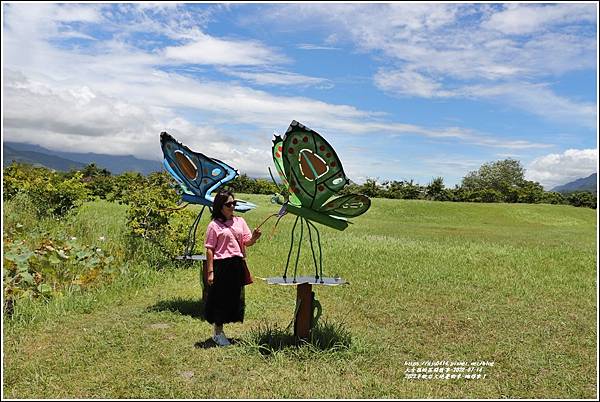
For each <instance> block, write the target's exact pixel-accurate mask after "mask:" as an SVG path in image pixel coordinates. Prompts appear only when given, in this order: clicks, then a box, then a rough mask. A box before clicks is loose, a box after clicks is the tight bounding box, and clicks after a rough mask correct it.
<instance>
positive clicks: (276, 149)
mask: <svg viewBox="0 0 600 402" xmlns="http://www.w3.org/2000/svg"><path fill="white" fill-rule="evenodd" d="M271 151H272V155H273V163H274V164H275V169H276V170H277V173H278V174H279V177H280V178H281V182H282V183H283V185H284V186H285V187H286V188H287V190H288V193H289V195H290V196H289V201H290V202H291V203H292V204H294V205H300V200H299V199H298V197H296V195H295V194H294V193H293V192H292V191H291V190H290V184H289V183H288V181H287V178H286V176H285V173H284V167H283V155H282V151H283V139H282V138H281V137H280V136H279V135H275V136H274V137H273V148H272V149H271Z"/></svg>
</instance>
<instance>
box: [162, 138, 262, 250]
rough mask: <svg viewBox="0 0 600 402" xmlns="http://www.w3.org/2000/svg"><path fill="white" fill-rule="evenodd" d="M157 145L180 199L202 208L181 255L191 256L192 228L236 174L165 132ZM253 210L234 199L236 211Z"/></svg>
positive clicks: (248, 204) (234, 170) (245, 203)
mask: <svg viewBox="0 0 600 402" xmlns="http://www.w3.org/2000/svg"><path fill="white" fill-rule="evenodd" d="M160 146H161V148H162V151H163V156H164V159H163V165H164V167H165V169H166V170H167V172H169V174H170V175H171V176H173V178H174V179H175V180H176V181H177V183H178V184H179V186H180V187H181V190H182V195H181V200H182V201H183V202H188V203H190V204H199V205H202V206H203V207H202V210H201V211H200V213H199V214H198V217H197V218H196V220H195V221H194V223H193V224H192V227H191V228H190V232H189V235H188V242H187V245H186V251H185V256H191V253H192V251H193V249H194V245H195V242H196V228H197V227H198V223H199V222H200V218H201V217H202V213H203V212H204V208H205V207H209V208H212V205H213V201H214V196H213V195H212V193H213V192H214V191H217V190H218V188H219V187H221V186H222V185H224V184H225V183H227V182H230V181H231V180H233V179H235V178H236V177H237V176H238V175H239V172H238V171H237V170H236V169H234V168H232V167H231V166H229V165H228V164H226V163H225V162H222V161H220V160H218V159H215V158H209V157H208V156H206V155H204V154H202V153H199V152H194V151H192V150H191V149H189V148H188V147H186V146H185V145H183V144H182V143H180V142H179V141H177V140H176V139H175V138H173V137H172V136H171V135H170V134H169V133H167V132H162V133H161V134H160ZM253 208H256V205H254V204H252V203H250V202H247V201H242V200H237V205H236V206H235V210H236V211H238V212H246V211H249V210H251V209H253ZM192 234H193V237H192Z"/></svg>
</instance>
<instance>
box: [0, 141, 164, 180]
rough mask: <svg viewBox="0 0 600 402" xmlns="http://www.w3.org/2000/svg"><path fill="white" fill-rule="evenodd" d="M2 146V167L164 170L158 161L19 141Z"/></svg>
mask: <svg viewBox="0 0 600 402" xmlns="http://www.w3.org/2000/svg"><path fill="white" fill-rule="evenodd" d="M2 147H3V150H4V157H3V159H2V167H6V166H8V165H10V164H11V163H12V161H16V162H22V163H29V164H32V165H36V166H44V167H47V168H49V169H55V170H60V171H69V170H71V169H82V168H84V167H85V166H87V165H89V164H90V163H95V164H96V166H98V167H99V168H104V169H106V170H108V171H109V172H111V173H112V174H115V175H118V174H121V173H123V172H140V173H142V174H144V175H146V174H149V173H152V172H158V171H161V170H162V169H163V167H162V164H161V162H159V161H153V160H148V159H138V158H136V157H134V156H132V155H105V154H95V153H76V152H64V151H52V150H49V149H46V148H44V147H41V146H39V145H32V144H25V143H20V142H3V143H2Z"/></svg>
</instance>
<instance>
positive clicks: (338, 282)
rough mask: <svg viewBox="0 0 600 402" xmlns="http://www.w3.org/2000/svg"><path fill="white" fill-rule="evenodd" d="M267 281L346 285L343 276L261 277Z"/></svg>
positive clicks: (268, 283) (269, 282)
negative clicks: (316, 277)
mask: <svg viewBox="0 0 600 402" xmlns="http://www.w3.org/2000/svg"><path fill="white" fill-rule="evenodd" d="M261 279H263V280H265V281H266V282H267V285H290V286H296V285H301V284H303V283H308V284H309V285H325V286H337V285H347V284H348V282H346V280H345V279H343V278H318V279H315V277H314V276H297V277H295V278H294V277H292V276H289V277H287V278H283V277H281V276H275V277H272V278H261Z"/></svg>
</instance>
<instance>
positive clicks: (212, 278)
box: [206, 271, 215, 286]
mask: <svg viewBox="0 0 600 402" xmlns="http://www.w3.org/2000/svg"><path fill="white" fill-rule="evenodd" d="M206 282H207V283H208V285H209V286H212V284H213V283H214V282H215V272H214V271H209V272H208V278H207V279H206Z"/></svg>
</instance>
